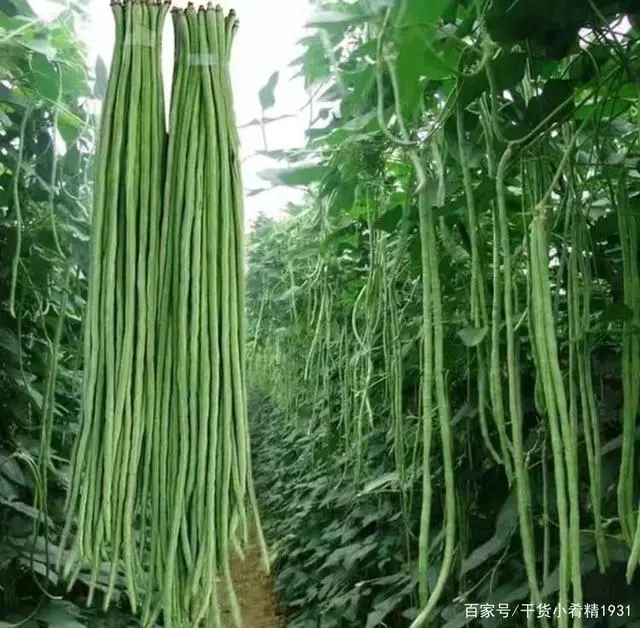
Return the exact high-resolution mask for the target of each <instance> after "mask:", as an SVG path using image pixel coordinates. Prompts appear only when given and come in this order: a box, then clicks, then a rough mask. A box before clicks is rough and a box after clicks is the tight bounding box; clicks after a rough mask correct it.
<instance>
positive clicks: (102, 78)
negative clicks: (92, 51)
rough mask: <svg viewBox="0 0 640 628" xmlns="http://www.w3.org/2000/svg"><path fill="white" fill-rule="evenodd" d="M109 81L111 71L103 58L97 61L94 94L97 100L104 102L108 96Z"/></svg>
mask: <svg viewBox="0 0 640 628" xmlns="http://www.w3.org/2000/svg"><path fill="white" fill-rule="evenodd" d="M108 81H109V71H108V70H107V65H106V63H105V62H104V59H103V58H102V57H98V58H97V59H96V84H95V85H94V88H93V93H94V95H95V97H96V98H99V99H100V100H104V98H105V97H106V95H107V83H108Z"/></svg>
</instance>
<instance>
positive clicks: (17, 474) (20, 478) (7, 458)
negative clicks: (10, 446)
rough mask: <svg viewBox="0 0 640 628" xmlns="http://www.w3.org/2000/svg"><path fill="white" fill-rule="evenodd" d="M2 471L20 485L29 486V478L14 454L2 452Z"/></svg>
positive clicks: (0, 456) (0, 460)
mask: <svg viewBox="0 0 640 628" xmlns="http://www.w3.org/2000/svg"><path fill="white" fill-rule="evenodd" d="M0 473H2V475H4V476H6V477H7V478H9V479H10V480H12V481H13V482H15V483H16V484H20V486H28V484H27V478H26V477H25V475H24V472H23V471H22V469H21V468H20V464H19V463H18V461H17V460H16V458H15V457H14V456H11V455H9V454H7V452H5V451H3V452H0Z"/></svg>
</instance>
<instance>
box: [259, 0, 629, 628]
mask: <svg viewBox="0 0 640 628" xmlns="http://www.w3.org/2000/svg"><path fill="white" fill-rule="evenodd" d="M541 5H543V6H541ZM634 11H636V14H634V13H633V12H634ZM625 13H626V14H627V15H626V20H627V22H626V24H627V25H628V26H630V30H629V29H627V31H626V33H625V34H622V35H617V36H616V37H615V38H614V36H613V34H612V25H615V24H616V20H617V19H619V18H620V16H621V15H622V14H625ZM637 17H638V16H637V6H636V5H635V3H629V2H620V1H613V0H612V1H610V2H607V1H604V2H582V1H578V0H566V1H557V2H544V3H541V2H536V1H533V0H527V1H525V0H521V1H520V2H515V3H514V2H506V1H505V2H503V1H502V0H492V1H488V2H484V1H481V0H478V1H476V2H466V1H462V0H435V1H432V2H421V1H419V0H406V1H404V2H398V3H392V2H386V1H384V0H383V1H378V2H361V3H346V2H326V3H322V6H321V7H320V8H319V11H318V13H317V14H316V17H314V19H313V21H312V25H313V26H316V27H317V29H318V30H316V31H313V32H312V33H311V34H310V35H309V36H308V37H306V38H305V39H304V40H303V42H302V43H303V45H304V46H305V47H306V52H305V53H304V55H303V56H302V57H301V58H300V59H298V60H297V61H296V62H295V65H297V66H298V67H299V70H300V73H301V75H302V76H303V77H304V78H305V80H306V82H307V85H308V88H309V91H310V93H313V94H315V95H316V100H315V103H314V116H315V119H314V121H313V123H312V125H311V127H310V129H309V131H308V145H307V147H306V148H305V150H303V151H297V152H295V153H290V154H288V155H286V157H287V158H288V159H289V161H290V162H292V163H293V165H292V166H290V167H288V168H286V169H282V170H277V171H269V172H267V173H264V177H265V178H267V179H269V180H271V181H273V182H276V183H278V184H281V185H294V186H306V187H308V188H309V197H308V202H307V203H306V204H305V205H304V206H303V207H292V208H290V211H289V215H288V217H287V219H286V220H284V221H273V220H268V219H265V218H261V219H260V220H258V222H257V224H256V226H255V230H254V233H253V237H252V243H251V251H250V259H249V275H248V281H247V287H248V295H247V304H248V314H249V318H250V328H251V330H252V333H253V340H252V342H251V344H250V346H249V348H248V351H249V359H250V363H251V368H252V370H251V379H250V390H251V391H252V416H253V420H254V423H255V428H254V429H255V442H256V445H257V451H256V452H255V459H256V473H257V476H258V478H259V486H258V493H259V496H260V499H261V500H262V504H263V510H264V512H263V515H264V520H265V533H266V535H267V537H268V541H270V542H271V543H274V544H275V548H276V549H277V560H276V563H275V571H276V576H277V578H276V582H277V588H278V592H279V594H280V596H281V598H282V601H283V605H284V607H285V608H286V610H287V615H288V618H289V621H290V624H289V625H291V626H294V627H297V626H300V627H303V626H304V627H306V626H321V627H322V628H330V627H332V626H336V627H339V626H340V627H341V626H345V627H346V626H349V627H353V626H366V627H367V628H373V627H374V626H378V625H383V626H393V627H395V626H407V625H409V624H411V623H412V622H411V621H410V619H413V620H414V623H413V624H412V625H414V626H418V625H424V624H423V620H424V619H425V615H428V619H429V620H430V621H431V623H430V624H429V625H434V626H446V627H447V628H454V627H455V626H463V625H467V624H471V623H473V624H474V625H476V624H477V625H480V624H482V625H486V626H490V625H491V626H493V625H525V624H526V616H525V614H524V613H520V614H518V617H519V618H518V619H517V620H516V623H515V624H513V623H509V620H508V618H504V617H501V615H500V613H499V612H498V607H497V604H510V605H511V609H512V610H513V609H514V608H515V604H516V603H526V602H531V603H533V604H534V605H536V606H537V605H538V604H542V603H548V604H550V605H551V608H555V607H556V605H557V604H558V602H560V604H561V606H562V608H563V609H564V610H563V611H561V613H563V615H564V616H561V617H560V618H559V619H558V623H559V625H565V626H566V625H568V624H569V623H571V624H572V625H584V626H590V625H607V626H614V625H615V626H622V625H629V626H630V625H638V621H639V620H640V607H639V606H638V593H640V576H638V574H637V569H636V561H637V554H636V552H637V547H638V539H639V538H640V537H639V536H638V531H639V529H638V526H637V517H638V513H637V508H638V497H639V491H638V481H639V477H638V472H639V469H638V464H637V460H638V455H637V452H638V447H637V445H636V444H635V443H636V440H637V436H638V433H639V432H638V430H637V427H636V415H637V408H638V390H637V383H636V379H637V375H636V374H637V368H638V366H640V363H639V362H638V357H639V354H638V339H637V338H638V336H637V334H638V329H639V327H638V317H639V316H640V309H639V308H638V305H639V303H638V298H639V296H640V292H639V291H638V288H639V287H640V284H639V283H638V281H639V279H640V275H639V274H638V257H637V256H638V248H637V243H638V240H637V237H638V235H637V233H638V231H637V229H638V224H637V220H638V211H639V210H640V185H639V184H640V169H639V163H640V161H639V158H640V152H639V151H638V141H639V140H640V126H639V125H640V108H639V102H640V101H639V96H640V90H639V88H638V75H639V72H640V56H639V53H640V45H639V40H638V30H637ZM634 24H636V26H634ZM275 87H276V85H275V83H274V81H270V83H269V84H268V85H267V86H266V87H265V90H263V93H262V94H261V98H262V102H263V105H264V106H265V107H268V106H269V105H270V104H271V103H272V102H273V97H272V96H273V90H274V88H275ZM267 132H268V128H267ZM274 156H275V157H278V156H279V155H275V154H274ZM296 162H298V163H297V164H296ZM489 603H492V604H495V605H496V607H495V610H494V611H493V617H487V618H484V619H483V620H481V621H480V620H472V619H471V618H468V617H466V614H467V609H466V608H465V604H489ZM571 603H576V604H578V605H582V606H581V608H583V607H584V605H587V604H617V605H629V606H628V607H627V606H625V607H624V610H623V611H620V609H618V612H619V613H621V616H616V617H610V618H609V617H607V618H604V619H603V618H602V617H600V618H594V617H589V614H587V616H584V614H583V616H582V617H572V616H571V615H570V614H569V605H570V604H571ZM536 606H534V608H536ZM425 607H427V612H426V613H422V614H421V612H422V611H423V610H424V609H425ZM541 608H542V607H541ZM538 613H540V610H539V609H538V610H537V611H536V614H535V615H534V617H533V619H534V623H535V624H536V625H538V624H544V619H543V618H542V617H539V615H538ZM511 621H513V620H511Z"/></svg>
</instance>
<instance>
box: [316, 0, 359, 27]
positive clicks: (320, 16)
mask: <svg viewBox="0 0 640 628" xmlns="http://www.w3.org/2000/svg"><path fill="white" fill-rule="evenodd" d="M354 7H355V8H354V10H353V11H351V12H349V11H316V12H315V13H314V14H313V15H312V16H311V18H310V19H309V21H308V22H307V23H306V26H308V27H313V28H327V27H330V26H337V25H339V26H349V25H353V24H360V23H362V22H364V21H366V20H367V18H368V17H369V16H367V14H366V13H362V12H361V11H360V10H358V7H357V5H354Z"/></svg>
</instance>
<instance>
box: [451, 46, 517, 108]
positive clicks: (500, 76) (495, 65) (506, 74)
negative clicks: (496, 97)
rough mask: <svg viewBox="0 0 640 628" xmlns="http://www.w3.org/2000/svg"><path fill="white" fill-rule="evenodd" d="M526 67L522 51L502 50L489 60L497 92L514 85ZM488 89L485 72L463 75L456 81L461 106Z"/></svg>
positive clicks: (475, 98) (465, 105)
mask: <svg viewBox="0 0 640 628" xmlns="http://www.w3.org/2000/svg"><path fill="white" fill-rule="evenodd" d="M526 67H527V55H525V54H524V53H514V52H502V53H500V55H499V56H498V57H496V58H495V59H494V60H493V61H492V62H491V68H492V70H493V74H494V77H495V80H496V89H497V90H498V92H501V91H504V90H508V89H511V88H513V87H515V86H516V85H517V84H518V83H520V81H521V80H522V78H523V77H524V72H525V69H526ZM488 91H489V81H488V79H487V74H486V72H481V73H480V74H476V75H473V76H468V77H464V78H462V79H460V80H459V82H458V98H459V100H460V102H461V104H462V106H463V107H467V106H469V105H470V104H471V103H472V102H474V101H475V100H477V99H478V98H480V96H482V94H484V93H486V92H488Z"/></svg>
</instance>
